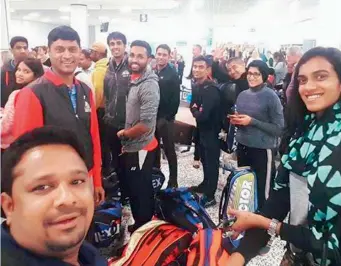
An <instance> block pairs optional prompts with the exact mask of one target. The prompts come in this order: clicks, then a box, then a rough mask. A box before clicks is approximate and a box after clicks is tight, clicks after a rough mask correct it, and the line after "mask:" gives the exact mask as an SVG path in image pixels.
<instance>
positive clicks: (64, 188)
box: [55, 184, 77, 207]
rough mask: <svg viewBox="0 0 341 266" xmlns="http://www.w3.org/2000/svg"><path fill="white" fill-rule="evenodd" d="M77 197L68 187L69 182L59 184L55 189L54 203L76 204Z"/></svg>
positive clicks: (61, 204)
mask: <svg viewBox="0 0 341 266" xmlns="http://www.w3.org/2000/svg"><path fill="white" fill-rule="evenodd" d="M76 202H77V197H76V195H75V194H74V192H73V191H72V189H70V187H69V184H60V185H59V187H58V189H56V196H55V205H56V207H60V206H72V205H76Z"/></svg>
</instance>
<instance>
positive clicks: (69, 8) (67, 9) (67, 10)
mask: <svg viewBox="0 0 341 266" xmlns="http://www.w3.org/2000/svg"><path fill="white" fill-rule="evenodd" d="M59 11H60V12H63V13H66V12H70V11H71V7H70V6H62V7H60V8H59Z"/></svg>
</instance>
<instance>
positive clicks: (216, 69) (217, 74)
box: [212, 61, 229, 84]
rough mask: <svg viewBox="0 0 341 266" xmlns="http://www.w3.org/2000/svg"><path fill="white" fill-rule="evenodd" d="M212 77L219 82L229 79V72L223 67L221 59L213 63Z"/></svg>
mask: <svg viewBox="0 0 341 266" xmlns="http://www.w3.org/2000/svg"><path fill="white" fill-rule="evenodd" d="M212 77H213V78H214V79H216V80H217V82H218V83H219V84H220V83H226V82H228V81H229V77H228V75H227V73H225V72H224V71H223V70H222V69H221V67H220V65H219V61H216V62H213V64H212Z"/></svg>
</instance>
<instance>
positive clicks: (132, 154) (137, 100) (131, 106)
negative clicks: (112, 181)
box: [117, 40, 160, 232]
mask: <svg viewBox="0 0 341 266" xmlns="http://www.w3.org/2000/svg"><path fill="white" fill-rule="evenodd" d="M130 48H131V49H130V54H129V68H130V70H131V72H132V74H131V81H130V82H131V85H130V89H129V92H128V95H127V102H126V118H125V127H124V129H122V130H120V131H119V132H118V133H117V136H118V137H119V138H120V139H121V140H122V156H121V159H120V168H121V169H122V171H121V173H120V174H121V177H120V180H125V181H126V185H127V188H128V189H127V191H128V196H129V199H130V206H131V211H132V213H133V217H134V220H135V224H134V225H131V226H129V227H128V230H129V232H133V231H135V230H136V229H137V228H139V227H140V226H142V225H144V224H145V223H147V222H149V221H150V220H151V219H152V216H153V214H154V192H153V186H152V179H151V176H152V167H153V163H154V161H155V150H156V148H157V146H158V142H157V140H156V138H155V137H154V133H155V126H156V116H157V110H158V106H159V101H160V92H159V85H158V77H157V76H156V74H155V73H154V72H152V71H151V70H149V69H148V64H149V63H150V60H151V57H150V56H151V50H152V49H151V48H150V45H149V44H148V43H147V42H145V41H140V40H137V41H134V42H132V44H131V46H130Z"/></svg>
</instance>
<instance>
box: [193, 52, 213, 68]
mask: <svg viewBox="0 0 341 266" xmlns="http://www.w3.org/2000/svg"><path fill="white" fill-rule="evenodd" d="M199 61H204V62H205V63H206V66H207V67H211V66H212V62H211V60H210V59H209V58H208V57H206V56H203V55H199V56H197V57H194V58H193V63H194V62H199Z"/></svg>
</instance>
